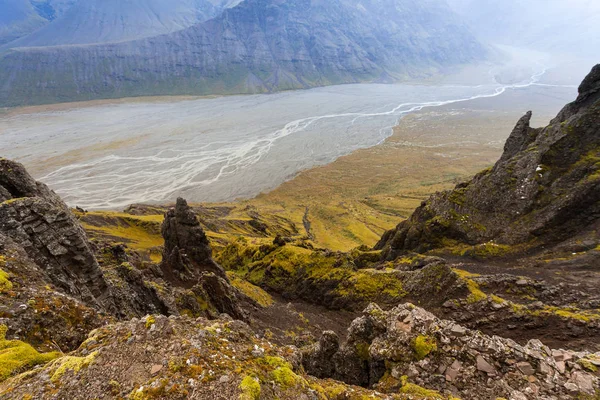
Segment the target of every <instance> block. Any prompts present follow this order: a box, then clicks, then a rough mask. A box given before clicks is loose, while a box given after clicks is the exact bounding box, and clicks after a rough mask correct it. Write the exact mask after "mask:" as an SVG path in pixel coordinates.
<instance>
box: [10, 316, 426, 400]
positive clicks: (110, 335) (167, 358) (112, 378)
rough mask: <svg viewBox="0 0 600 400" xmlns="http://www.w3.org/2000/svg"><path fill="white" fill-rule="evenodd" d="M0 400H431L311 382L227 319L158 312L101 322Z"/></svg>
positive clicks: (285, 350)
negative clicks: (74, 347) (79, 342)
mask: <svg viewBox="0 0 600 400" xmlns="http://www.w3.org/2000/svg"><path fill="white" fill-rule="evenodd" d="M0 397H1V398H2V399H7V400H9V399H10V400H12V399H14V400H22V399H23V398H25V399H28V398H29V399H36V400H38V399H39V400H46V399H55V398H56V399H96V398H102V399H153V398H154V399H165V400H167V399H169V400H183V399H189V400H217V399H227V400H233V399H244V400H246V399H247V400H250V399H252V400H257V399H264V400H272V399H281V400H312V399H378V400H398V399H406V400H408V399H411V400H428V399H429V400H430V398H428V397H423V396H418V397H416V396H411V397H408V396H407V397H400V398H399V397H397V396H394V397H393V396H388V395H382V394H381V393H377V392H376V391H374V390H368V389H363V388H357V387H351V386H349V385H345V384H343V383H341V382H333V381H330V380H320V379H315V378H314V377H311V376H309V375H307V374H306V373H305V372H304V371H302V369H301V368H299V363H298V351H297V349H295V348H293V347H285V346H279V345H277V344H274V343H272V342H270V341H268V340H267V339H264V338H260V336H259V335H257V334H256V332H254V331H253V330H252V329H251V328H250V327H249V326H248V325H247V324H245V323H243V322H241V321H232V320H231V319H230V318H226V317H223V318H219V319H217V320H207V319H205V318H197V319H191V318H185V317H170V318H167V317H165V316H161V315H157V316H147V317H146V318H143V319H134V320H132V321H127V322H121V323H118V324H114V325H109V326H104V327H101V328H99V329H97V330H94V331H92V332H90V335H89V338H88V340H86V341H85V342H84V343H83V344H82V345H81V347H80V348H79V349H78V350H77V351H75V352H73V353H71V354H70V355H69V356H63V357H60V358H58V359H56V360H54V361H52V362H50V363H48V364H47V365H44V366H41V367H39V368H38V369H36V370H34V371H31V372H29V373H28V374H27V377H26V378H25V379H23V377H21V378H20V377H15V378H13V379H9V380H7V381H5V382H0Z"/></svg>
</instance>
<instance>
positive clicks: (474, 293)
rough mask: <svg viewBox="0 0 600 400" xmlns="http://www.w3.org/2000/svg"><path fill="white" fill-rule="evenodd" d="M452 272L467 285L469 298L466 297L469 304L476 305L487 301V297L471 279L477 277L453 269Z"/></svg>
mask: <svg viewBox="0 0 600 400" xmlns="http://www.w3.org/2000/svg"><path fill="white" fill-rule="evenodd" d="M454 272H455V273H456V274H457V275H458V276H459V278H460V279H461V280H462V281H463V282H464V283H465V284H466V285H467V289H469V296H468V297H467V301H468V302H469V303H478V302H480V301H483V300H486V299H487V295H486V294H485V293H484V292H483V291H482V290H481V289H480V288H479V284H478V283H477V282H475V281H474V280H473V279H471V278H473V277H476V276H478V275H476V274H471V273H470V272H467V271H463V270H460V269H455V270H454Z"/></svg>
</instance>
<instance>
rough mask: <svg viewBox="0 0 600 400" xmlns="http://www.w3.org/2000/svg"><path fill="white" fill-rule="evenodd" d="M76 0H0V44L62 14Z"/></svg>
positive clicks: (27, 32)
mask: <svg viewBox="0 0 600 400" xmlns="http://www.w3.org/2000/svg"><path fill="white" fill-rule="evenodd" d="M75 1H76V0H0V45H2V44H4V43H8V42H11V41H13V40H16V39H18V38H20V37H23V36H26V35H28V34H30V33H32V32H34V31H36V30H37V29H39V28H41V27H43V26H45V25H47V24H48V23H50V21H52V20H54V19H55V18H58V17H60V16H62V15H63V14H64V13H65V12H66V11H67V10H68V9H69V8H70V7H71V6H72V5H73V4H74V3H75Z"/></svg>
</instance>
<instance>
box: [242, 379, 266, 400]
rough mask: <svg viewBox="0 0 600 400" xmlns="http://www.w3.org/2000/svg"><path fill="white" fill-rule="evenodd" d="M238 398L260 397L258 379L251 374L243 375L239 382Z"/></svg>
mask: <svg viewBox="0 0 600 400" xmlns="http://www.w3.org/2000/svg"><path fill="white" fill-rule="evenodd" d="M240 390H241V391H242V394H241V395H240V400H258V399H259V398H260V392H261V389H260V383H259V381H258V379H256V378H253V377H251V376H245V377H244V379H242V383H240Z"/></svg>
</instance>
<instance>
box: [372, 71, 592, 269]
mask: <svg viewBox="0 0 600 400" xmlns="http://www.w3.org/2000/svg"><path fill="white" fill-rule="evenodd" d="M530 119H531V112H528V113H527V114H526V115H525V116H523V117H522V118H521V120H520V121H519V122H518V123H517V125H516V127H515V129H514V130H513V132H512V133H511V135H510V137H509V138H508V140H507V142H506V145H505V148H504V154H503V155H502V157H501V158H500V160H499V161H498V162H497V163H496V165H495V166H494V167H493V168H490V169H488V170H485V171H483V172H481V173H480V174H478V175H477V176H476V177H475V178H473V180H471V181H469V182H465V183H461V184H459V185H458V186H456V189H454V190H452V191H448V192H443V193H439V194H436V195H434V196H433V197H432V198H430V199H429V200H428V201H426V202H424V203H423V205H421V207H419V208H418V209H417V210H416V211H415V213H414V214H413V215H412V216H411V217H410V218H409V219H408V220H407V221H404V222H402V223H400V224H399V225H398V226H397V227H396V228H395V229H393V230H391V231H388V232H387V233H386V234H385V235H384V236H383V238H382V239H381V241H380V242H379V243H378V244H377V246H376V248H377V249H381V250H383V252H384V258H387V259H395V258H396V257H398V256H400V255H402V254H406V253H408V252H411V251H416V252H426V251H428V250H431V249H436V248H444V247H452V246H454V247H455V248H460V246H465V245H467V246H480V250H481V251H484V252H485V251H487V250H489V251H491V252H495V253H498V254H500V253H510V252H511V251H518V252H527V251H536V250H537V251H541V250H542V249H546V251H548V250H549V249H551V248H552V247H554V246H563V251H564V249H565V248H569V247H573V246H576V244H577V243H587V242H589V241H590V240H591V241H592V242H594V240H596V239H597V238H596V232H597V229H598V224H599V223H600V65H597V66H595V67H594V68H593V70H592V72H591V73H590V74H589V75H588V76H587V77H586V78H585V80H584V81H583V82H582V83H581V85H580V87H579V96H578V98H577V100H576V101H575V102H573V103H571V104H569V105H567V106H566V107H565V108H564V109H563V110H562V111H561V112H560V113H559V114H558V115H557V116H556V118H554V119H553V120H552V121H551V122H550V125H548V126H547V127H545V128H537V129H534V128H531V127H530V125H529V121H530ZM587 247H588V246H583V247H582V248H583V249H587ZM595 247H596V245H592V246H591V247H590V248H589V249H587V250H593V249H594V248H595ZM579 252H581V250H578V251H576V253H579ZM598 256H599V255H598V254H595V253H591V254H590V257H592V260H593V259H597V258H598ZM592 260H588V261H586V262H592V263H593V261H592Z"/></svg>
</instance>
